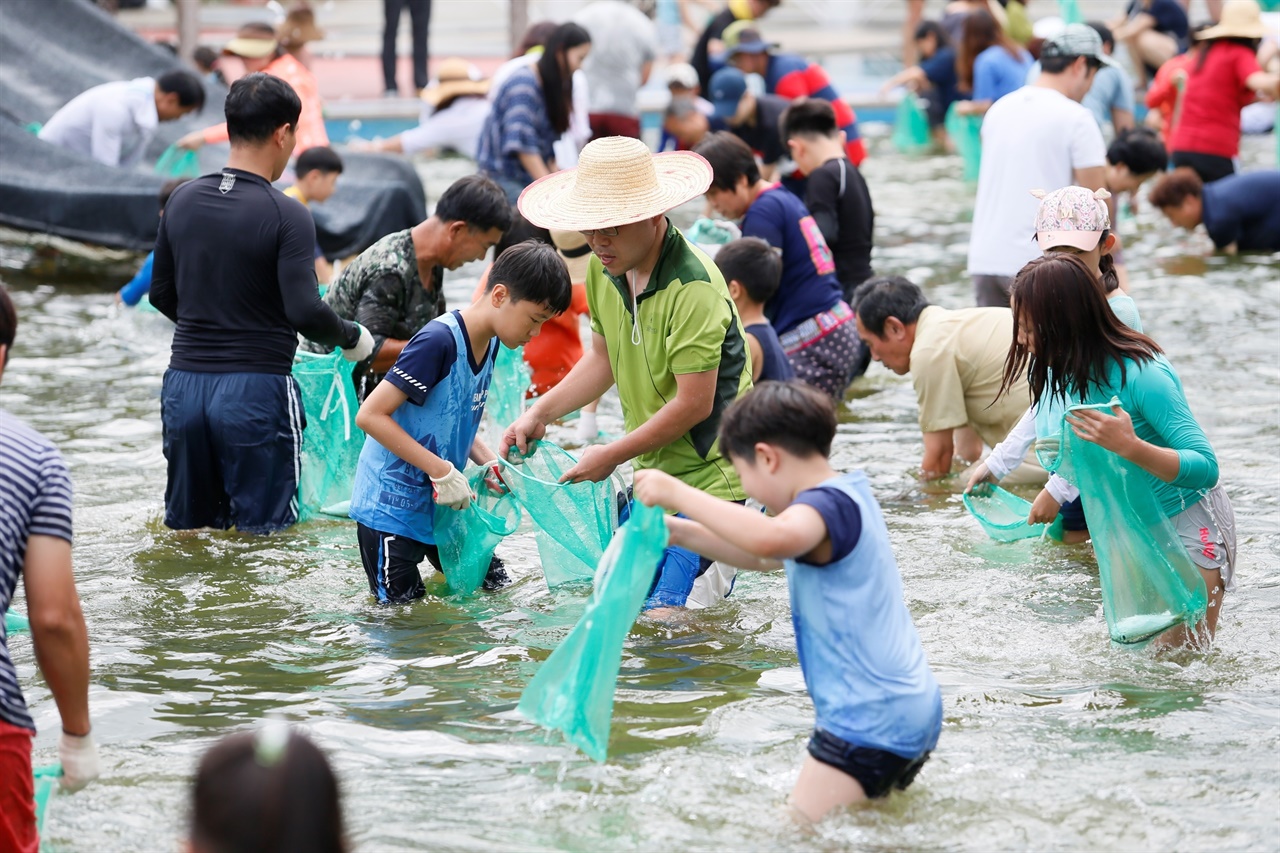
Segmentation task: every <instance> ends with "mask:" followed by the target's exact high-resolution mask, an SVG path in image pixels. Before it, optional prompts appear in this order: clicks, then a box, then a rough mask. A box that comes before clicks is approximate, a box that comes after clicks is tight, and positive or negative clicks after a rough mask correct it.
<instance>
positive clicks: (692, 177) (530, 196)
mask: <svg viewBox="0 0 1280 853" xmlns="http://www.w3.org/2000/svg"><path fill="white" fill-rule="evenodd" d="M711 177H712V173H711V164H710V163H708V162H707V161H706V160H705V159H704V158H703V157H702V155H700V154H695V153H693V152H692V151H670V152H667V153H665V154H654V153H652V152H650V151H649V148H648V146H646V145H645V144H644V143H643V142H641V141H640V140H638V139H629V138H627V137H625V136H606V137H604V138H602V139H597V140H595V141H593V142H589V143H587V145H586V147H585V148H583V149H582V154H580V155H579V157H578V166H577V168H575V169H565V170H564V171H562V172H556V173H554V174H551V175H547V176H546V177H542V178H539V179H538V180H536V181H534V182H533V183H532V184H530V185H529V186H527V187H525V188H524V192H522V193H520V198H519V200H518V201H517V202H516V205H517V207H519V208H520V213H521V214H523V215H524V218H525V219H527V220H529V221H530V222H532V223H533V224H534V225H537V226H538V227H540V228H558V229H560V230H563V231H585V230H587V229H594V228H613V227H615V226H618V225H629V224H631V223H632V222H639V221H640V220H642V219H648V218H649V217H651V216H657V215H658V214H660V213H666V212H667V211H668V210H671V209H673V208H676V207H679V206H680V205H682V204H684V203H685V202H686V201H689V200H690V199H695V198H697V197H698V196H700V195H702V194H703V193H705V192H706V191H707V188H708V187H710V186H711Z"/></svg>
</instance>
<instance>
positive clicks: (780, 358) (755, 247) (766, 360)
mask: <svg viewBox="0 0 1280 853" xmlns="http://www.w3.org/2000/svg"><path fill="white" fill-rule="evenodd" d="M716 266H718V267H719V268H720V274H721V275H723V276H724V280H725V282H726V283H727V284H728V285H729V296H730V297H731V298H732V299H733V304H734V305H736V306H737V307H738V316H739V317H740V318H741V319H742V328H743V331H745V332H746V333H747V348H748V349H750V350H751V381H752V382H768V381H769V380H776V381H778V382H786V381H787V380H788V379H795V378H796V372H795V370H793V369H792V367H791V362H789V361H787V352H786V350H784V349H783V348H782V343H781V342H780V341H779V340H778V333H777V332H775V331H774V330H773V325H772V324H771V323H770V322H769V318H768V317H766V316H765V314H764V306H765V303H767V302H768V301H769V300H770V299H772V298H773V295H774V294H775V293H777V292H778V284H779V282H780V281H782V258H781V257H780V256H779V254H778V252H777V251H776V250H775V249H774V248H773V247H772V246H770V245H769V244H768V243H766V242H765V241H764V240H761V239H760V238H759V237H739V238H738V239H737V240H730V241H729V242H728V243H725V244H724V245H723V246H721V247H720V251H718V252H716Z"/></svg>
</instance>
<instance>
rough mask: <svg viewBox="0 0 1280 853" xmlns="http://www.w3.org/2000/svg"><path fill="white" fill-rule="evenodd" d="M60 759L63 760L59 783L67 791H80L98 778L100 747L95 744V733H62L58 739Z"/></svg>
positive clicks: (99, 771)
mask: <svg viewBox="0 0 1280 853" xmlns="http://www.w3.org/2000/svg"><path fill="white" fill-rule="evenodd" d="M58 760H59V761H61V762H62V779H61V781H60V782H59V784H61V785H62V790H64V791H66V792H67V793H74V792H75V791H79V790H80V789H81V788H83V787H84V786H85V785H88V784H89V783H90V782H92V781H93V780H94V779H97V778H98V775H99V773H101V768H100V767H99V765H98V748H97V747H96V746H94V745H93V735H92V734H87V735H81V736H76V735H69V734H67V733H66V732H63V733H62V738H61V739H60V740H59V741H58Z"/></svg>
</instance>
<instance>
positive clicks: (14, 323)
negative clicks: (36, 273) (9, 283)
mask: <svg viewBox="0 0 1280 853" xmlns="http://www.w3.org/2000/svg"><path fill="white" fill-rule="evenodd" d="M17 334H18V309H17V308H14V307H13V300H12V299H10V298H9V291H8V289H7V288H5V286H4V285H3V284H0V346H2V347H4V361H3V362H0V367H4V366H5V365H7V364H8V363H9V352H10V350H12V349H13V339H14V338H15V337H16V336H17Z"/></svg>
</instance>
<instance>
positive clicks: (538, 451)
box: [502, 441, 618, 589]
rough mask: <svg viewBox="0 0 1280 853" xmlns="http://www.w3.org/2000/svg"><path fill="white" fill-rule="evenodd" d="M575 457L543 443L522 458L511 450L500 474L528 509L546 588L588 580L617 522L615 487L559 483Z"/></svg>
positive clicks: (531, 447) (557, 447) (606, 484)
mask: <svg viewBox="0 0 1280 853" xmlns="http://www.w3.org/2000/svg"><path fill="white" fill-rule="evenodd" d="M576 464H578V460H577V459H575V458H574V457H573V456H572V455H570V454H569V453H568V452H567V451H565V450H564V449H563V448H561V447H559V446H558V445H555V444H552V443H551V442H549V441H535V442H532V443H531V444H530V445H529V452H528V453H527V454H524V455H523V456H522V455H521V454H520V451H519V450H518V449H517V448H514V447H513V448H512V449H511V453H510V456H509V457H508V459H507V460H505V462H504V465H503V469H502V478H503V480H504V481H505V482H506V484H507V488H509V489H510V490H511V494H512V495H514V496H515V498H516V500H518V501H519V502H520V505H521V506H523V507H524V509H525V511H526V512H528V513H529V518H531V519H532V520H533V524H534V538H535V539H536V540H537V542H538V556H539V558H540V559H541V560H542V572H543V574H544V575H545V576H546V578H547V586H548V587H551V588H552V589H554V588H555V587H557V586H560V585H562V584H565V583H570V582H573V581H586V580H590V579H591V577H592V575H594V574H595V568H596V565H597V564H598V563H599V562H600V555H601V554H603V553H604V550H605V548H606V547H607V546H608V545H609V540H610V539H612V538H613V531H614V528H615V527H617V525H618V503H617V497H616V496H617V490H616V489H615V487H614V485H613V481H612V480H605V481H604V482H602V483H561V482H560V478H561V477H562V476H563V475H564V472H565V471H568V470H569V469H570V468H572V467H573V466H574V465H576Z"/></svg>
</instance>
